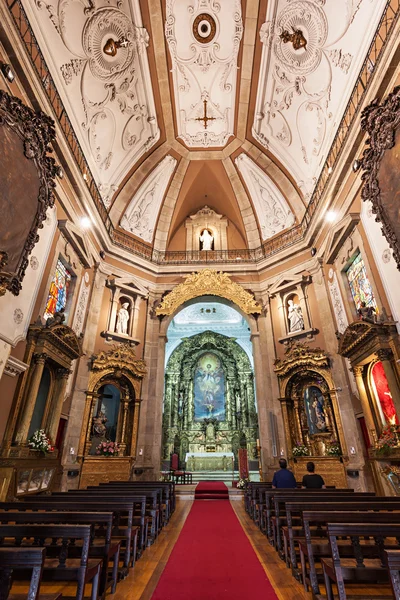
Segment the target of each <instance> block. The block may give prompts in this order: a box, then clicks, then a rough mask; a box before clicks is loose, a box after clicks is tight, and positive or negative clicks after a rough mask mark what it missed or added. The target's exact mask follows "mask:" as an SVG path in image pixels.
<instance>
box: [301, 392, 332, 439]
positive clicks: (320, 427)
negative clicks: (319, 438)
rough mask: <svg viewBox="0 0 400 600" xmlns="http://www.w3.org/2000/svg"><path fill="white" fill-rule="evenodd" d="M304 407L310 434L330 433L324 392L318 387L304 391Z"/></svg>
mask: <svg viewBox="0 0 400 600" xmlns="http://www.w3.org/2000/svg"><path fill="white" fill-rule="evenodd" d="M304 407H305V411H306V415H307V423H308V431H309V434H310V435H315V434H316V433H326V432H327V431H328V420H327V415H326V408H325V400H324V396H323V394H322V391H321V390H320V388H319V387H317V386H316V385H310V386H308V387H306V388H305V389H304Z"/></svg>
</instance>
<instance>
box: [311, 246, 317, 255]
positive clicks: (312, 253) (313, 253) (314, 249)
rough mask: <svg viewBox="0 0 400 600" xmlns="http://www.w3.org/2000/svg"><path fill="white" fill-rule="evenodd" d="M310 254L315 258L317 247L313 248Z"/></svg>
mask: <svg viewBox="0 0 400 600" xmlns="http://www.w3.org/2000/svg"><path fill="white" fill-rule="evenodd" d="M310 252H311V256H315V255H316V254H317V249H316V248H315V246H314V247H313V248H311V250H310Z"/></svg>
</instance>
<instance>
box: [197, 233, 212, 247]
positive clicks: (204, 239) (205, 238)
mask: <svg viewBox="0 0 400 600" xmlns="http://www.w3.org/2000/svg"><path fill="white" fill-rule="evenodd" d="M199 239H200V250H212V245H213V241H214V237H213V235H212V234H211V233H210V231H208V229H203V231H202V232H201V235H200V238H199Z"/></svg>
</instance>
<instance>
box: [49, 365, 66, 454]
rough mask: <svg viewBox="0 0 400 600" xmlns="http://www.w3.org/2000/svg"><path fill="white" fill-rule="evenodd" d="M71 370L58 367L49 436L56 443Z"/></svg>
mask: <svg viewBox="0 0 400 600" xmlns="http://www.w3.org/2000/svg"><path fill="white" fill-rule="evenodd" d="M70 373H71V371H70V370H69V369H64V368H60V369H57V378H56V383H55V387H54V392H53V398H52V403H51V404H52V411H51V414H50V416H49V420H48V427H47V430H48V436H49V438H50V440H51V442H52V444H54V443H55V441H56V437H57V432H58V426H59V423H60V417H61V412H62V405H63V402H64V396H65V390H66V389H67V383H68V377H69V375H70Z"/></svg>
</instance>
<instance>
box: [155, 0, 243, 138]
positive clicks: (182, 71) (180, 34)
mask: <svg viewBox="0 0 400 600" xmlns="http://www.w3.org/2000/svg"><path fill="white" fill-rule="evenodd" d="M202 27H203V29H204V32H203V31H202ZM242 35H243V22H242V6H241V1H240V0H233V1H232V2H216V1H215V0H195V2H193V3H192V4H191V5H190V6H188V4H187V2H186V0H167V2H166V23H165V37H166V39H167V43H168V47H169V51H170V56H171V61H172V79H173V86H174V95H175V112H176V121H177V129H178V137H179V138H180V139H181V140H182V141H183V142H184V143H185V144H186V145H187V146H189V147H196V146H201V147H219V146H224V145H225V144H226V143H227V141H228V139H229V137H230V136H231V135H233V133H234V118H235V104H236V84H237V77H238V70H237V66H238V65H237V58H238V52H239V46H240V41H241V39H242ZM204 118H205V119H206V120H205V121H203V119H204Z"/></svg>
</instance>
